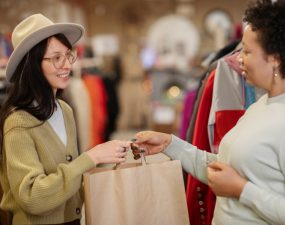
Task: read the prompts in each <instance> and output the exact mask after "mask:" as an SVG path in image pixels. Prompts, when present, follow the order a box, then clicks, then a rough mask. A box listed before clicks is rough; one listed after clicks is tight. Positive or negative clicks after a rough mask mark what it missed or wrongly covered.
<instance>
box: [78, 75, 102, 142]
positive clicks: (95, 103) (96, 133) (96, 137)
mask: <svg viewBox="0 0 285 225" xmlns="http://www.w3.org/2000/svg"><path fill="white" fill-rule="evenodd" d="M83 81H84V83H85V85H86V87H87V89H88V93H89V96H90V106H91V123H92V125H91V131H90V135H91V139H90V140H91V146H95V145H97V144H100V143H103V142H105V140H104V137H105V129H106V120H107V106H106V100H107V94H106V90H105V88H104V83H103V81H102V79H101V78H100V77H99V76H96V75H92V74H90V75H88V74H86V75H84V76H83Z"/></svg>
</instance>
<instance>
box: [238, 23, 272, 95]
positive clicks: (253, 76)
mask: <svg viewBox="0 0 285 225" xmlns="http://www.w3.org/2000/svg"><path fill="white" fill-rule="evenodd" d="M242 45H243V50H242V51H241V53H240V55H239V61H240V62H241V69H242V71H243V76H244V77H245V78H246V80H247V82H248V83H249V84H251V85H253V86H257V87H260V88H263V89H265V90H267V91H269V92H270V90H271V88H272V79H273V73H274V68H275V63H276V60H275V58H274V57H273V56H270V55H267V54H266V53H265V52H264V50H263V49H262V47H261V45H260V43H259V41H258V33H257V32H256V31H253V30H252V28H251V26H250V25H247V26H246V28H245V30H244V35H243V39H242Z"/></svg>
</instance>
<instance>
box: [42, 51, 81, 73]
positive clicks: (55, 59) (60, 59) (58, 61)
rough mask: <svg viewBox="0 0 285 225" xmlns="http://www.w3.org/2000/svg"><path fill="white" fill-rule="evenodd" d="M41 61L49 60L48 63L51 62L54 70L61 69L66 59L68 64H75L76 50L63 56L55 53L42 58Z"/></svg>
mask: <svg viewBox="0 0 285 225" xmlns="http://www.w3.org/2000/svg"><path fill="white" fill-rule="evenodd" d="M43 59H45V60H49V61H50V62H52V64H53V66H54V68H56V69H62V67H63V66H64V64H65V62H66V59H67V60H68V62H69V63H70V64H73V63H75V61H76V59H77V52H76V50H73V51H68V52H66V53H65V54H63V53H57V54H55V55H54V56H52V57H49V58H43Z"/></svg>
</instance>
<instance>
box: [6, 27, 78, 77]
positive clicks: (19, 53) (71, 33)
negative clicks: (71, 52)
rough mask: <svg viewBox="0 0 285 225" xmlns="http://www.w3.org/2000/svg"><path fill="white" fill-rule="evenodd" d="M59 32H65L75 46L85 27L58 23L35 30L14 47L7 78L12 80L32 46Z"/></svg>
mask: <svg viewBox="0 0 285 225" xmlns="http://www.w3.org/2000/svg"><path fill="white" fill-rule="evenodd" d="M58 33H61V34H64V35H65V37H66V38H67V39H68V40H69V42H70V44H71V45H72V46H73V45H74V44H75V43H76V42H77V41H79V39H80V38H81V37H82V35H83V33H84V28H83V27H82V26H81V25H79V24H74V23H57V24H53V25H50V26H47V27H44V28H42V29H39V30H37V31H35V32H33V33H32V34H31V35H29V36H28V37H26V38H25V39H24V40H23V41H22V42H21V43H20V44H19V45H18V46H17V48H15V49H14V51H13V52H12V54H11V56H10V57H9V60H8V64H7V67H6V78H7V80H8V81H10V80H11V78H12V75H13V73H14V72H15V70H16V67H17V66H18V64H19V63H20V62H21V60H22V59H23V57H24V56H25V54H26V53H27V52H28V51H29V50H30V49H31V48H33V47H34V46H35V45H37V44H38V43H39V42H41V41H42V40H44V39H46V38H48V37H50V36H53V35H55V34H58Z"/></svg>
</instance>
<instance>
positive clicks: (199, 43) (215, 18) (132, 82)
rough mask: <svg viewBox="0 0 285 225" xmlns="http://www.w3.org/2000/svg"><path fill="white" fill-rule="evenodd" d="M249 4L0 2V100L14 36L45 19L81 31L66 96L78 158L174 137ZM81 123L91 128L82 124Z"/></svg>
mask: <svg viewBox="0 0 285 225" xmlns="http://www.w3.org/2000/svg"><path fill="white" fill-rule="evenodd" d="M246 4H247V0H238V1H228V0H216V1H212V0H119V1H115V0H96V1H94V0H41V1H35V0H0V15H1V20H0V67H1V70H0V71H1V72H0V73H1V76H0V77H1V85H0V89H1V99H3V97H4V93H5V92H4V90H5V79H4V77H5V65H6V62H7V58H8V57H9V54H10V53H11V50H12V49H11V44H10V42H9V41H10V35H11V32H12V29H13V27H14V26H15V25H16V24H17V23H18V22H19V21H20V20H22V19H23V18H25V17H27V16H29V15H30V14H33V13H42V14H44V15H46V16H47V17H49V18H51V19H52V20H54V21H56V22H61V21H62V22H66V21H68V22H76V23H80V24H82V25H83V26H84V27H85V28H86V34H85V36H84V38H83V39H82V40H81V42H80V43H79V44H78V46H77V49H78V53H79V60H78V62H77V63H76V65H75V66H74V71H73V77H72V80H73V81H72V85H71V86H70V88H69V89H70V90H66V94H65V96H64V98H65V99H66V100H67V101H69V103H70V104H71V105H72V106H73V107H74V110H75V114H76V118H77V122H78V128H79V143H80V147H81V149H82V150H85V149H86V148H88V147H89V146H91V145H93V144H97V143H100V142H102V141H106V140H109V139H111V138H113V137H114V136H115V137H119V138H121V137H122V138H124V137H125V136H124V135H123V134H124V133H125V134H127V135H126V136H127V137H128V136H131V135H132V134H133V131H137V130H144V129H153V130H158V131H163V132H168V133H175V134H178V135H179V134H181V132H182V131H181V129H183V126H182V123H183V113H185V110H186V109H185V98H186V96H187V95H188V96H190V95H191V92H192V94H193V93H195V90H197V88H198V85H199V82H200V78H201V76H202V74H203V73H204V72H205V69H206V68H207V66H208V64H209V62H210V61H211V55H213V53H215V52H217V51H218V50H219V49H221V48H222V47H224V46H226V45H227V44H229V43H230V42H232V41H235V40H239V38H240V37H241V33H242V22H241V21H242V14H243V12H244V9H245V7H246ZM213 57H214V56H213ZM186 113H187V112H186ZM86 117H88V118H89V120H88V121H86V120H85V121H83V120H84V119H82V118H86ZM184 117H185V116H184ZM184 119H185V118H184Z"/></svg>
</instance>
